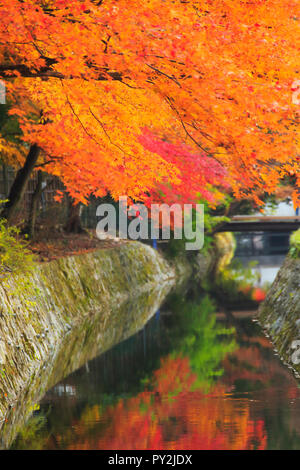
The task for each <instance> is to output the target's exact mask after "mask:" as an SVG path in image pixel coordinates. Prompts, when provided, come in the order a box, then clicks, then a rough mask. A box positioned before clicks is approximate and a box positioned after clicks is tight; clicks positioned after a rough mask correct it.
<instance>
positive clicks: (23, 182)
mask: <svg viewBox="0 0 300 470" xmlns="http://www.w3.org/2000/svg"><path fill="white" fill-rule="evenodd" d="M39 154H40V149H39V147H38V146H37V145H36V144H34V145H31V147H30V149H29V152H28V154H27V157H26V160H25V163H24V166H23V168H21V169H20V170H19V171H18V172H17V174H16V177H15V180H14V182H13V184H12V187H11V189H10V192H9V195H8V202H7V203H6V204H5V206H4V208H3V210H2V212H1V217H3V218H5V219H7V221H8V222H9V223H11V221H12V219H13V216H14V215H15V212H16V209H17V208H18V206H19V203H20V201H21V199H22V198H23V196H24V192H25V190H26V187H27V183H28V180H29V178H30V176H31V173H32V171H33V170H34V167H35V165H36V163H37V160H38V157H39Z"/></svg>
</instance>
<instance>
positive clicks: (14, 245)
mask: <svg viewBox="0 0 300 470" xmlns="http://www.w3.org/2000/svg"><path fill="white" fill-rule="evenodd" d="M1 202H3V201H1ZM26 245H27V243H26V241H24V240H23V239H22V238H21V237H20V230H19V229H18V228H17V227H14V226H9V225H7V222H6V220H5V219H0V281H1V282H2V284H3V285H4V286H5V287H6V289H8V291H9V293H10V295H12V294H14V295H18V292H19V291H22V289H24V288H27V289H29V290H28V292H30V291H32V289H33V286H32V283H31V281H30V280H29V276H28V274H29V273H30V272H31V271H32V268H33V266H34V256H33V254H32V253H31V252H30V251H29V250H28V248H27V246H26ZM11 275H14V276H15V280H14V283H13V284H14V287H13V288H12V287H11V286H10V285H9V284H8V283H7V281H8V279H9V278H10V276H11ZM27 301H28V303H30V300H29V298H28V300H27Z"/></svg>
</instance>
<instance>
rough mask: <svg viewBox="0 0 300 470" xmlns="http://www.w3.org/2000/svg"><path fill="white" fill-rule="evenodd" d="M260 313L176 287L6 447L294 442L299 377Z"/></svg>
mask: <svg viewBox="0 0 300 470" xmlns="http://www.w3.org/2000/svg"><path fill="white" fill-rule="evenodd" d="M274 256H275V258H274V259H273V261H272V255H270V254H269V255H268V262H269V264H271V266H272V270H271V271H268V274H267V276H266V277H267V280H269V281H272V276H273V277H274V276H275V274H276V269H278V268H279V266H280V262H281V258H278V255H277V254H275V255H274ZM242 261H243V263H245V259H243V260H242ZM268 262H267V261H266V259H265V258H263V260H262V263H261V265H260V264H259V263H258V266H256V267H255V268H254V270H256V271H257V270H259V271H260V273H261V275H262V276H261V277H264V274H263V273H264V270H265V269H268ZM276 263H277V264H276ZM266 264H267V267H266ZM261 277H260V279H259V282H261ZM131 308H134V307H133V306H132V305H131ZM256 313H257V312H256V310H253V308H251V306H250V307H249V305H245V304H244V305H243V304H240V305H236V304H235V306H234V307H232V306H230V305H228V302H227V299H226V298H223V299H222V298H221V299H220V295H219V294H218V295H214V291H213V290H211V289H210V290H209V293H208V292H205V291H204V290H202V289H200V288H199V286H196V285H189V286H185V287H184V288H182V287H181V288H180V289H175V290H173V291H172V292H171V293H170V294H169V295H168V297H167V298H166V299H165V300H164V301H163V303H162V305H161V306H160V308H159V309H158V310H157V311H156V313H155V314H154V315H153V316H152V318H151V319H150V320H149V321H148V323H147V324H146V325H145V326H144V328H143V329H141V330H140V331H138V332H137V333H136V334H134V335H133V336H131V337H130V338H129V339H127V340H125V341H123V342H121V343H120V344H118V345H116V346H115V347H113V348H112V349H110V350H109V351H107V352H105V353H104V354H101V355H100V356H99V357H96V358H95V359H93V360H91V361H89V362H87V363H86V364H85V365H84V366H83V367H81V368H80V369H78V370H76V371H75V372H73V373H72V374H71V375H69V376H68V377H66V378H65V379H64V380H62V381H61V382H59V383H57V384H56V385H55V386H54V387H53V388H52V389H51V390H49V391H47V393H46V394H45V395H44V397H43V399H42V400H41V401H40V402H39V403H37V404H36V405H35V406H34V411H33V414H32V416H31V417H30V419H29V420H28V421H27V422H26V424H25V425H24V426H23V427H22V428H21V429H20V430H19V432H18V434H17V436H16V438H15V440H14V442H13V444H12V446H11V448H12V449H110V450H122V449H127V450H128V449H130V450H135V449H138V450H143V449H156V450H159V449H168V450H171V449H299V448H300V389H299V384H298V382H297V380H296V379H295V377H294V376H293V374H292V373H291V371H290V370H289V369H288V368H286V367H285V366H284V365H283V364H282V363H281V362H280V360H279V358H278V356H277V355H276V353H275V352H274V351H273V348H272V345H271V343H270V342H269V340H268V339H267V338H266V337H265V335H264V333H263V331H262V330H261V328H260V326H259V325H258V323H257V321H256Z"/></svg>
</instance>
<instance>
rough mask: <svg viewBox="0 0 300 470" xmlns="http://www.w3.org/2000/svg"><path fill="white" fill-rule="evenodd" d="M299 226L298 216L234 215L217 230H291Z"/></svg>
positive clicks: (299, 219) (299, 218)
mask: <svg viewBox="0 0 300 470" xmlns="http://www.w3.org/2000/svg"><path fill="white" fill-rule="evenodd" d="M298 228H300V216H296V215H295V216H278V215H277V216H271V215H270V216H259V215H258V216H255V215H236V216H233V217H232V218H231V220H230V222H225V223H224V224H223V225H221V226H220V227H219V228H218V229H217V230H216V231H217V232H293V231H295V230H297V229H298Z"/></svg>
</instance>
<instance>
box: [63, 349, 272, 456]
mask: <svg viewBox="0 0 300 470" xmlns="http://www.w3.org/2000/svg"><path fill="white" fill-rule="evenodd" d="M195 378H196V376H195V375H194V374H193V373H192V371H191V369H190V366H189V360H188V358H181V357H177V358H172V357H171V356H168V357H166V358H164V359H163V360H162V361H161V367H160V368H159V369H158V370H156V371H155V372H154V374H153V378H152V381H151V390H145V391H143V392H141V393H139V394H138V395H137V396H136V397H132V398H129V399H121V400H119V401H118V403H117V404H116V405H112V406H109V407H108V408H107V409H106V410H105V411H104V413H103V415H102V420H101V423H102V424H101V428H102V429H103V432H102V433H101V435H100V436H98V435H97V432H96V433H93V432H91V431H90V430H89V428H88V429H86V428H85V433H82V432H79V431H76V432H77V440H76V443H75V444H72V445H70V446H69V449H111V450H112V449H116V450H125V449H126V450H128V449H132V450H142V449H152V450H163V449H168V450H172V449H254V448H264V447H265V445H266V433H265V428H264V423H263V421H254V420H252V419H251V418H250V414H249V404H248V403H241V402H239V401H235V400H232V399H230V398H229V397H228V398H227V399H226V400H224V398H225V395H226V393H227V389H226V388H225V386H223V385H216V387H214V388H213V390H212V391H211V392H210V394H209V395H205V394H203V392H202V391H201V390H195V391H192V390H191V389H192V386H193V384H194V383H195ZM175 391H176V394H175ZM95 408H96V407H94V408H91V409H90V411H89V413H88V416H89V417H90V415H91V413H92V412H94V413H96V414H95V421H96V420H98V419H99V411H98V410H97V409H95ZM93 410H94V411H93ZM84 416H86V413H85V415H84ZM96 418H97V419H96ZM84 419H85V418H84ZM85 424H86V423H85ZM74 429H75V430H79V429H81V431H82V427H81V426H78V425H76V426H74ZM93 435H94V436H95V437H94V438H93V437H91V436H93ZM72 441H73V442H74V436H73V438H72Z"/></svg>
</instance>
